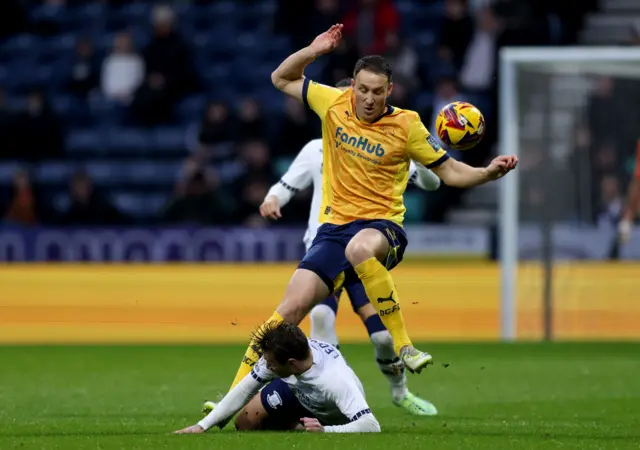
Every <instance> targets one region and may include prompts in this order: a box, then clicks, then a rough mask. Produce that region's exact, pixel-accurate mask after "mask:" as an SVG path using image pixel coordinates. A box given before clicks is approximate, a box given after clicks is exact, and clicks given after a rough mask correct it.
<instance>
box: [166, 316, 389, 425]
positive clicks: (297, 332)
mask: <svg viewBox="0 0 640 450" xmlns="http://www.w3.org/2000/svg"><path fill="white" fill-rule="evenodd" d="M254 339H255V343H256V346H257V347H258V348H259V350H260V352H261V354H262V357H261V358H260V360H258V362H257V363H256V364H255V366H254V367H253V369H252V370H251V373H250V374H249V375H247V376H245V377H244V378H243V379H242V381H240V383H238V384H237V385H236V386H235V387H234V388H233V389H231V391H229V393H227V395H226V396H225V397H224V398H223V399H222V401H221V402H220V403H218V404H217V405H216V407H215V408H214V409H213V410H212V411H211V412H210V413H209V414H208V415H207V416H206V417H205V418H204V419H202V420H201V421H200V422H198V423H197V424H196V425H192V426H190V427H187V428H184V429H182V430H179V431H177V432H176V433H178V434H197V433H204V432H205V431H207V430H208V429H210V428H211V427H214V426H219V427H224V425H225V424H226V423H227V422H228V421H229V420H230V419H231V418H233V416H234V415H235V414H236V413H238V411H240V413H239V414H238V415H237V417H236V420H235V425H236V429H238V430H239V431H250V430H274V431H277V430H280V431H286V430H300V431H308V432H325V433H364V432H379V431H380V424H379V423H378V421H377V419H376V418H375V416H374V415H373V413H372V412H371V409H370V408H369V405H368V404H367V401H366V399H365V395H364V389H363V387H362V383H361V382H360V380H359V379H358V377H357V376H356V374H355V373H354V372H353V370H352V369H351V367H349V365H348V364H347V362H346V361H345V359H344V358H343V357H342V354H341V353H340V351H339V350H338V349H337V348H335V347H334V346H333V345H331V344H328V343H325V342H321V341H317V340H314V339H307V337H306V336H305V334H304V332H303V331H302V330H301V329H300V328H298V327H297V326H295V325H292V324H289V323H286V322H281V323H278V324H273V323H272V324H269V325H267V326H265V327H264V329H262V330H260V331H258V332H257V334H256V335H255V336H254Z"/></svg>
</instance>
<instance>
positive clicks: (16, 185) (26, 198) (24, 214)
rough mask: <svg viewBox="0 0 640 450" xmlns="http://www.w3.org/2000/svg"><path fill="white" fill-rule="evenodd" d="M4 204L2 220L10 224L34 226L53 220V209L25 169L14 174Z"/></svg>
mask: <svg viewBox="0 0 640 450" xmlns="http://www.w3.org/2000/svg"><path fill="white" fill-rule="evenodd" d="M3 200H5V201H4V202H3V205H2V210H0V211H1V212H2V221H3V222H4V223H6V224H9V225H19V226H34V225H38V224H42V223H45V224H46V223H47V222H49V221H50V220H51V218H52V217H51V211H50V209H49V208H48V207H47V205H46V203H45V202H44V201H43V200H42V198H41V196H40V195H39V194H38V189H37V188H35V187H34V186H33V184H32V183H31V178H30V177H29V174H28V173H27V172H26V171H25V170H18V171H16V172H15V173H14V174H13V180H12V186H11V192H10V193H9V197H8V198H6V199H3Z"/></svg>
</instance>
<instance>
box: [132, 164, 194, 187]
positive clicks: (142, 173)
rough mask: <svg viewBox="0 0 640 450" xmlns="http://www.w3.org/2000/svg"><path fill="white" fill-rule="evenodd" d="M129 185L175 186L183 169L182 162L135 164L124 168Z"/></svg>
mask: <svg viewBox="0 0 640 450" xmlns="http://www.w3.org/2000/svg"><path fill="white" fill-rule="evenodd" d="M123 168H125V170H126V173H127V183H128V184H131V185H142V186H173V184H174V183H175V181H176V180H177V179H178V175H179V174H180V170H181V169H182V161H181V160H177V161H175V162H135V163H128V164H127V165H126V166H124V167H123Z"/></svg>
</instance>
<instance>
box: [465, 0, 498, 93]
mask: <svg viewBox="0 0 640 450" xmlns="http://www.w3.org/2000/svg"><path fill="white" fill-rule="evenodd" d="M499 27H500V24H499V22H498V20H497V18H496V16H495V14H494V13H493V11H492V10H491V9H490V8H486V9H483V10H482V11H480V12H479V13H478V14H477V15H476V26H475V31H474V32H473V35H472V38H471V41H470V42H469V46H468V47H467V50H466V52H465V54H464V61H463V63H462V67H461V69H460V83H461V84H462V87H463V88H464V89H465V90H467V91H474V92H487V91H489V90H490V89H491V88H492V87H493V85H494V79H495V72H496V62H497V60H498V46H497V40H498V33H499Z"/></svg>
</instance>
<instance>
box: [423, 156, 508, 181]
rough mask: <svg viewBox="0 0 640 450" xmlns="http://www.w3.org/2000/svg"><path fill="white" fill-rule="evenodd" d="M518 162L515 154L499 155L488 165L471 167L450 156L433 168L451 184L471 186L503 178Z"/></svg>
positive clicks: (441, 177) (443, 179) (442, 178)
mask: <svg viewBox="0 0 640 450" xmlns="http://www.w3.org/2000/svg"><path fill="white" fill-rule="evenodd" d="M517 164H518V158H517V157H516V156H513V155H502V156H498V157H497V158H495V159H494V160H493V161H491V164H489V165H488V166H487V167H471V166H468V165H467V164H465V163H462V162H460V161H456V160H455V159H453V158H449V159H447V160H446V161H444V162H443V163H442V164H440V165H438V166H436V167H433V168H432V170H433V172H434V173H435V174H436V175H438V177H440V179H441V180H442V181H444V182H445V183H446V184H447V185H449V186H453V187H459V188H470V187H474V186H479V185H481V184H484V183H488V182H489V181H494V180H497V179H499V178H502V177H503V176H505V175H506V174H507V173H509V172H511V171H512V170H513V169H515V168H516V166H517Z"/></svg>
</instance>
